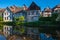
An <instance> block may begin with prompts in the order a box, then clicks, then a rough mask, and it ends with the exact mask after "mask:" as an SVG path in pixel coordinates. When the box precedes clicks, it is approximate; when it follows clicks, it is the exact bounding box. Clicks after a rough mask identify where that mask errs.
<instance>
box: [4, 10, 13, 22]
mask: <svg viewBox="0 0 60 40" xmlns="http://www.w3.org/2000/svg"><path fill="white" fill-rule="evenodd" d="M5 17H6V18H5ZM12 18H13V17H12V13H11V12H10V11H8V10H5V11H4V13H3V21H4V22H8V21H13V19H12Z"/></svg>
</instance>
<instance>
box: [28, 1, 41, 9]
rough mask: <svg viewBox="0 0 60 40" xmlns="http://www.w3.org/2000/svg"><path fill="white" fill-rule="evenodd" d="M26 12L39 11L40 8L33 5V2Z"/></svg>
mask: <svg viewBox="0 0 60 40" xmlns="http://www.w3.org/2000/svg"><path fill="white" fill-rule="evenodd" d="M28 10H40V7H39V6H38V5H36V4H35V2H32V4H31V5H30V6H29V8H28Z"/></svg>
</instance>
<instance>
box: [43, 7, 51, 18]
mask: <svg viewBox="0 0 60 40" xmlns="http://www.w3.org/2000/svg"><path fill="white" fill-rule="evenodd" d="M42 15H43V17H51V16H52V10H51V9H50V8H49V7H47V8H45V9H44V11H43V12H42Z"/></svg>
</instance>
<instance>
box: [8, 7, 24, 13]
mask: <svg viewBox="0 0 60 40" xmlns="http://www.w3.org/2000/svg"><path fill="white" fill-rule="evenodd" d="M9 9H10V10H11V11H12V12H13V13H16V12H19V11H21V10H23V9H22V8H20V7H16V6H11V7H10V8H9Z"/></svg>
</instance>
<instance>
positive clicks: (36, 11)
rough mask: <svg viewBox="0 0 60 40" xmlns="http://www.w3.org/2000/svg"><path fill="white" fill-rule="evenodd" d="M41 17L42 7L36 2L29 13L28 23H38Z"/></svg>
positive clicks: (29, 9)
mask: <svg viewBox="0 0 60 40" xmlns="http://www.w3.org/2000/svg"><path fill="white" fill-rule="evenodd" d="M39 16H40V7H39V6H37V5H36V4H35V3H34V2H32V4H31V5H30V7H29V8H28V11H27V22H34V21H38V20H39Z"/></svg>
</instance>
